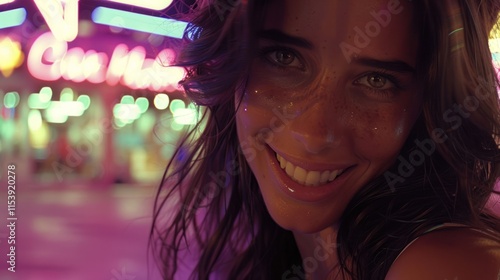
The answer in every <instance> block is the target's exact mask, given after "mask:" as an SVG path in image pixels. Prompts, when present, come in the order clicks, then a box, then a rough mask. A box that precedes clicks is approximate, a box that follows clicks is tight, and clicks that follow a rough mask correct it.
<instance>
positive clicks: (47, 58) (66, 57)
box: [28, 32, 185, 91]
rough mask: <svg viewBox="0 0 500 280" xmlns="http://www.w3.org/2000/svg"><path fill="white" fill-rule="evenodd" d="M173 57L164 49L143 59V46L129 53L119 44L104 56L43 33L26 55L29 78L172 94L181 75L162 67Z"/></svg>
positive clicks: (181, 73)
mask: <svg viewBox="0 0 500 280" xmlns="http://www.w3.org/2000/svg"><path fill="white" fill-rule="evenodd" d="M174 56H175V54H174V52H173V51H172V50H171V49H164V50H162V51H160V52H159V53H158V55H157V56H156V58H154V59H153V58H146V51H145V49H144V48H143V47H141V46H137V47H135V48H133V49H131V50H129V49H128V47H127V46H126V45H124V44H120V45H118V46H116V47H115V49H114V51H113V54H112V55H111V57H108V55H107V54H106V53H103V52H97V51H95V50H87V51H85V50H83V49H82V48H79V47H75V48H70V49H68V44H67V42H65V41H61V40H57V39H56V38H55V37H54V36H53V35H52V33H51V32H47V33H44V34H42V35H41V36H40V37H38V38H37V39H36V40H35V42H34V43H33V45H32V47H31V50H30V52H29V54H28V70H29V72H30V73H31V75H32V76H33V77H35V78H37V79H40V80H44V81H56V80H59V79H65V80H69V81H73V82H83V81H88V82H91V83H96V84H97V83H103V82H107V83H108V84H109V85H112V86H113V85H116V84H118V83H121V84H123V85H125V86H128V87H130V88H132V89H146V88H147V89H150V90H154V91H174V90H178V86H177V83H178V81H180V80H181V79H182V78H183V77H184V74H185V71H184V69H183V68H181V67H174V66H169V67H166V66H168V65H170V63H171V62H172V60H173V58H174Z"/></svg>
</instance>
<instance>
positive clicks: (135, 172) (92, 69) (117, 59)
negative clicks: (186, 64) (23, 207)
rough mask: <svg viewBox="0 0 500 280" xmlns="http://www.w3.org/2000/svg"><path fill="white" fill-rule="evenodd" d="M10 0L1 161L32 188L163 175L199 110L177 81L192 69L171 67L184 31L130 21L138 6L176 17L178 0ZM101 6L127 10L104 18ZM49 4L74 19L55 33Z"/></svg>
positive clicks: (4, 19)
mask: <svg viewBox="0 0 500 280" xmlns="http://www.w3.org/2000/svg"><path fill="white" fill-rule="evenodd" d="M7 2H10V3H6V4H1V3H2V2H1V1H0V101H1V103H0V105H1V109H0V110H1V111H0V113H1V114H0V155H1V158H0V163H1V164H2V166H6V164H12V163H13V164H16V166H17V170H18V182H24V183H26V184H23V185H25V186H33V187H38V186H47V187H50V186H62V185H65V186H68V185H72V184H73V185H75V186H76V185H79V184H87V185H88V183H92V184H93V185H107V184H111V183H121V182H123V183H132V182H135V183H151V182H154V183H158V182H159V178H160V177H161V175H162V173H163V171H164V168H165V166H166V163H167V161H168V160H169V159H170V157H171V156H172V153H173V149H174V147H175V145H176V143H177V141H178V140H179V137H180V135H181V133H182V132H184V131H185V130H186V128H187V126H189V125H191V124H194V123H195V122H196V121H197V115H196V113H195V112H196V110H195V107H194V105H193V104H189V103H188V102H186V98H185V96H184V94H183V92H182V90H181V89H180V88H179V87H178V86H177V82H178V81H179V80H180V79H181V78H182V77H183V75H184V70H183V69H182V68H179V67H172V66H170V67H169V66H168V65H169V64H170V63H171V62H172V59H173V58H174V57H175V52H174V51H173V48H172V46H174V45H175V44H176V43H177V42H178V40H179V38H173V37H172V36H170V35H168V34H166V35H159V34H155V33H157V32H152V33H151V32H146V31H144V30H143V31H133V30H130V28H128V27H127V26H126V24H124V22H127V19H126V16H130V14H132V13H131V11H133V12H134V13H133V15H135V16H137V15H138V16H143V15H144V16H149V17H150V18H149V19H151V18H153V17H152V16H159V15H162V16H165V15H167V16H168V13H166V11H167V12H168V9H166V10H165V7H167V6H168V5H169V4H170V2H171V1H157V2H158V3H160V4H161V3H163V4H164V5H163V6H160V7H159V8H160V9H159V10H152V9H147V8H141V7H137V6H131V5H125V4H119V3H114V2H112V1H73V0H70V1H62V2H61V1H7ZM35 2H46V3H48V2H51V3H53V4H52V5H53V6H50V7H43V6H40V5H42V4H38V3H35ZM115 2H120V1H115ZM128 2H130V3H133V2H134V1H128ZM146 2H147V1H146ZM167 2H168V3H167ZM54 3H56V4H57V3H59V4H60V5H61V6H60V7H58V6H57V5H56V4H54ZM61 3H65V4H61ZM72 3H73V4H74V5H78V7H77V8H75V9H74V10H76V11H77V12H78V13H77V14H76V15H72V14H71V13H70V12H71V11H69V10H70V9H73V8H74V7H71V5H72ZM59 8H63V10H61V11H58V10H57V9H59ZM161 8H164V9H163V10H162V9H161ZM101 10H102V11H106V12H110V11H112V12H128V13H129V14H123V15H120V14H117V15H116V16H115V17H114V18H113V20H114V21H115V22H118V23H119V24H114V26H109V25H106V24H102V23H101V24H98V23H96V22H99V20H100V19H99V15H98V13H97V12H96V11H101ZM102 11H101V12H102ZM47 12H53V13H56V16H57V13H58V12H62V13H64V20H65V22H64V23H65V24H66V23H67V24H68V25H67V26H66V25H65V26H63V28H62V31H61V30H59V31H54V28H58V27H57V26H58V25H57V22H55V23H54V22H52V23H50V22H48V21H47ZM66 12H68V14H65V13H66ZM44 13H45V14H44ZM71 17H72V18H73V19H75V20H76V21H75V24H77V27H76V28H77V32H76V34H74V33H75V32H72V31H71V23H70V22H69V21H70V20H71V19H72V18H71ZM75 17H76V18H75ZM8 19H9V20H10V21H11V22H10V21H8ZM156 19H158V17H156ZM128 22H130V20H128ZM54 24H55V26H56V27H54ZM175 24H177V25H179V22H176V23H175ZM180 24H181V25H182V24H184V23H182V22H180ZM183 26H185V24H184V25H183ZM59 27H61V26H59ZM179 28H180V27H177V29H179ZM161 29H162V30H163V29H168V28H166V27H165V26H163V27H161ZM71 34H73V35H76V36H73V37H74V38H69V37H71ZM61 35H63V38H61ZM64 36H67V37H68V38H64ZM174 37H175V36H174Z"/></svg>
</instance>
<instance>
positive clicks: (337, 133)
mask: <svg viewBox="0 0 500 280" xmlns="http://www.w3.org/2000/svg"><path fill="white" fill-rule="evenodd" d="M339 113H340V112H335V110H334V108H332V105H331V103H329V102H326V101H318V102H316V103H315V104H314V105H313V106H311V107H309V108H307V109H306V110H304V111H303V112H302V113H301V114H300V115H299V116H297V117H296V118H295V119H294V120H293V121H292V123H291V133H292V136H293V138H294V139H295V140H297V141H299V142H300V143H301V144H302V145H303V147H304V148H305V150H306V151H307V152H309V153H311V154H320V153H321V152H324V151H326V150H328V149H330V148H333V147H335V146H337V145H338V143H339V142H340V139H341V137H342V135H341V133H342V127H341V125H340V121H339V120H338V118H337V117H338V116H340V115H341V114H339Z"/></svg>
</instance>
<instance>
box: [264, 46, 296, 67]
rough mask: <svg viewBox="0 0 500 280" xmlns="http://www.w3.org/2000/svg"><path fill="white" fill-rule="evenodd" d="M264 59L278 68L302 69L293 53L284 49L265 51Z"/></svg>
mask: <svg viewBox="0 0 500 280" xmlns="http://www.w3.org/2000/svg"><path fill="white" fill-rule="evenodd" d="M265 56H266V59H267V60H269V61H270V62H271V63H273V64H274V65H275V66H278V67H292V68H299V69H303V68H304V66H303V64H302V63H301V61H300V59H299V58H298V57H297V55H296V54H295V53H294V52H293V51H289V50H286V49H275V50H270V51H267V52H266V54H265Z"/></svg>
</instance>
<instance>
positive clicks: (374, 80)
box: [354, 73, 396, 90]
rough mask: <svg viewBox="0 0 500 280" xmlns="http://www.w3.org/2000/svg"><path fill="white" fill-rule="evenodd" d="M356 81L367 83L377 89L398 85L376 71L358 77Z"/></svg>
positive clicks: (366, 84) (357, 82) (356, 82)
mask: <svg viewBox="0 0 500 280" xmlns="http://www.w3.org/2000/svg"><path fill="white" fill-rule="evenodd" d="M354 83H355V84H361V85H365V86H367V87H370V88H372V89H375V90H387V89H391V88H394V87H395V86H396V85H395V84H394V83H393V82H391V81H390V80H389V79H388V78H387V77H385V76H383V75H381V74H376V73H372V74H368V75H365V76H363V77H361V78H359V79H357V80H356V81H355V82H354Z"/></svg>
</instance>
